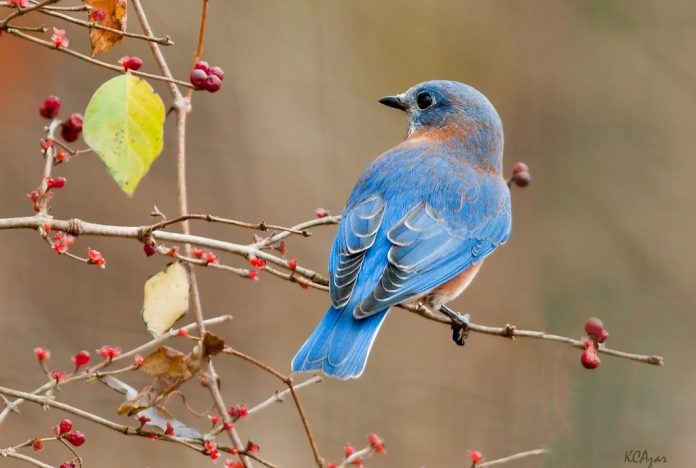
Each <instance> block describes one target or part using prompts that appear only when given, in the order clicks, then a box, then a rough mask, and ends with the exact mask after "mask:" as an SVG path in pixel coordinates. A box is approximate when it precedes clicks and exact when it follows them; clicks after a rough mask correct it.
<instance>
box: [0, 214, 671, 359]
mask: <svg viewBox="0 0 696 468" xmlns="http://www.w3.org/2000/svg"><path fill="white" fill-rule="evenodd" d="M44 223H46V224H49V225H51V227H52V228H53V229H55V230H60V231H65V232H68V233H71V230H74V231H73V233H77V234H81V235H97V236H109V237H126V238H140V236H141V235H142V232H143V229H147V226H142V227H126V226H108V225H101V224H94V223H87V222H84V221H80V220H75V219H72V220H55V219H51V218H46V217H40V216H30V217H23V218H5V219H0V230H2V229H17V228H33V229H38V228H39V227H40V226H42V225H43V224H44ZM314 225H316V224H314ZM298 226H302V225H297V226H295V228H298ZM304 226H306V223H305V224H304ZM300 229H302V227H300ZM283 234H286V235H290V233H287V232H284V233H280V234H279V235H283ZM152 236H153V237H154V238H155V239H157V240H163V241H169V242H176V243H185V242H189V243H191V244H194V245H198V246H201V247H206V248H209V249H217V250H221V251H225V252H229V253H232V254H236V255H240V256H243V257H245V258H249V257H250V256H256V257H259V258H262V259H264V260H266V261H268V262H269V263H274V264H276V265H281V266H283V267H285V268H287V269H290V267H289V265H288V262H287V260H285V259H283V258H280V257H277V256H275V255H272V254H269V253H268V252H265V251H262V250H259V249H258V245H259V244H252V245H241V244H234V243H231V242H224V241H219V240H216V239H210V238H206V237H200V236H192V235H188V236H187V235H184V234H179V233H174V232H166V231H157V232H154V233H153V235H152ZM296 272H297V273H299V274H301V275H303V276H305V277H307V278H309V279H311V280H312V281H313V282H315V283H317V284H324V285H326V284H328V282H327V281H326V280H325V279H324V278H323V277H322V276H321V275H319V274H318V273H316V272H315V271H313V270H310V269H307V268H304V267H300V266H297V269H296ZM398 307H400V308H403V309H406V310H409V311H410V312H413V313H416V314H418V315H420V316H422V317H425V318H427V319H430V320H433V321H436V322H439V323H443V324H446V325H450V326H451V325H452V324H453V321H452V319H450V318H448V317H445V316H443V315H441V314H439V313H435V312H433V311H431V310H430V309H428V308H427V307H425V306H423V305H422V304H403V305H400V306H398ZM455 325H461V324H455ZM468 329H469V331H472V332H476V333H483V334H487V335H495V336H502V337H505V338H516V337H520V338H535V339H541V340H547V341H555V342H558V343H565V344H567V345H570V346H573V347H575V348H580V349H583V348H584V347H585V345H584V343H583V341H581V340H575V339H572V338H568V337H564V336H559V335H551V334H548V333H544V332H541V331H534V330H518V329H517V328H516V327H515V326H514V325H506V326H504V327H490V326H487V325H479V324H476V323H470V324H469V325H468ZM598 351H599V352H600V353H603V354H607V355H610V356H615V357H619V358H623V359H629V360H632V361H637V362H643V363H647V364H652V365H657V366H660V365H662V364H664V358H663V357H662V356H658V355H643V354H634V353H627V352H624V351H618V350H614V349H610V348H607V347H606V346H604V345H601V346H600V347H599V349H598Z"/></svg>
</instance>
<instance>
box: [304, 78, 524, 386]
mask: <svg viewBox="0 0 696 468" xmlns="http://www.w3.org/2000/svg"><path fill="white" fill-rule="evenodd" d="M379 102H380V103H382V104H385V105H387V106H389V107H394V108H396V109H400V110H403V111H405V112H406V113H407V114H408V132H407V135H406V137H405V139H404V141H403V142H402V143H401V144H399V145H397V146H396V147H394V148H392V149H390V150H389V151H387V152H385V153H384V154H382V155H381V156H380V157H379V158H377V159H376V160H375V161H373V162H372V163H370V165H368V167H367V169H365V171H364V172H363V173H362V175H361V176H360V178H359V180H358V182H357V184H356V185H355V188H354V189H353V192H352V193H351V195H350V198H349V199H348V202H347V203H346V206H345V209H344V211H343V217H342V218H341V222H340V224H339V225H338V230H337V232H336V237H335V239H334V242H333V247H332V249H331V254H330V257H329V274H330V280H331V281H330V286H329V290H330V296H331V306H330V307H329V310H328V311H327V312H326V315H324V318H323V319H322V320H321V322H319V325H318V326H317V328H316V329H315V330H314V332H313V333H312V335H311V336H310V337H309V338H308V339H307V341H306V342H305V343H304V345H303V346H302V348H301V349H300V350H299V351H298V353H297V355H295V357H294V358H293V361H292V370H293V371H296V372H297V371H300V372H309V371H314V370H321V371H322V372H324V374H326V375H328V376H332V377H337V378H340V379H349V378H357V377H359V376H360V375H361V374H362V372H363V370H364V369H365V364H366V363H367V358H368V355H369V353H370V349H371V348H372V344H373V343H374V340H375V337H376V336H377V332H378V331H379V328H380V326H381V325H382V322H384V319H385V317H386V316H387V313H388V312H389V308H390V307H392V306H395V305H398V304H404V303H415V302H421V303H424V304H426V305H428V306H430V307H432V308H434V309H435V310H441V311H448V309H447V308H446V306H445V304H446V303H447V302H449V301H451V300H452V299H454V298H455V297H457V296H458V295H459V294H461V293H462V292H463V291H464V290H465V289H466V287H467V286H468V285H469V284H470V283H471V281H472V280H473V278H474V276H475V275H476V273H477V272H478V271H479V269H480V268H481V264H482V263H483V260H484V258H485V257H486V256H488V255H489V254H490V253H491V252H493V251H494V250H495V249H496V247H498V246H499V245H501V244H503V243H504V242H505V241H506V240H507V239H508V237H509V235H510V228H511V225H512V219H511V211H510V192H509V190H508V187H507V184H506V182H505V179H504V178H503V176H502V166H503V127H502V123H501V121H500V117H499V116H498V113H497V112H496V110H495V108H494V107H493V105H492V104H491V103H490V102H489V101H488V99H486V97H485V96H484V95H483V94H481V93H480V92H478V91H477V90H476V89H474V88H473V87H471V86H468V85H465V84H462V83H458V82H455V81H427V82H424V83H420V84H418V85H416V86H414V87H412V88H411V89H409V90H408V91H406V92H405V93H403V94H399V95H397V96H389V97H385V98H382V99H380V101H379Z"/></svg>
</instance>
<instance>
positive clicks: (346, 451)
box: [343, 442, 355, 457]
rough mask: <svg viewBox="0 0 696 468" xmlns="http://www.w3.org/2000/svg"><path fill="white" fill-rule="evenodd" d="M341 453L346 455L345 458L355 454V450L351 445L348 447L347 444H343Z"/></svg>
mask: <svg viewBox="0 0 696 468" xmlns="http://www.w3.org/2000/svg"><path fill="white" fill-rule="evenodd" d="M343 453H344V454H345V455H346V457H350V456H351V455H353V454H354V453H355V448H353V446H352V445H350V443H349V442H346V443H345V444H343Z"/></svg>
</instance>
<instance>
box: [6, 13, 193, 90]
mask: <svg viewBox="0 0 696 468" xmlns="http://www.w3.org/2000/svg"><path fill="white" fill-rule="evenodd" d="M39 13H42V14H44V15H48V16H53V17H55V18H60V19H62V20H65V21H67V22H69V23H73V24H78V25H80V26H84V27H86V28H90V29H99V30H101V31H108V32H110V33H114V34H118V35H120V36H124V37H131V38H133V39H140V40H143V41H152V42H156V43H158V44H162V45H165V46H170V45H174V43H173V42H172V40H171V39H170V38H169V36H165V37H152V36H148V35H145V34H137V33H132V32H128V31H121V30H120V29H115V28H110V27H108V26H103V25H101V24H99V23H97V22H95V21H85V20H81V19H79V18H74V17H72V16H70V15H66V14H64V13H59V12H57V11H55V10H49V9H46V8H40V9H39ZM13 27H14V26H13ZM192 91H193V90H192Z"/></svg>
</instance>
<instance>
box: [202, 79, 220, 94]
mask: <svg viewBox="0 0 696 468" xmlns="http://www.w3.org/2000/svg"><path fill="white" fill-rule="evenodd" d="M220 86H222V80H221V79H220V78H219V77H218V76H217V75H208V77H207V78H206V80H205V89H206V90H208V92H211V93H217V92H218V91H219V90H220Z"/></svg>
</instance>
